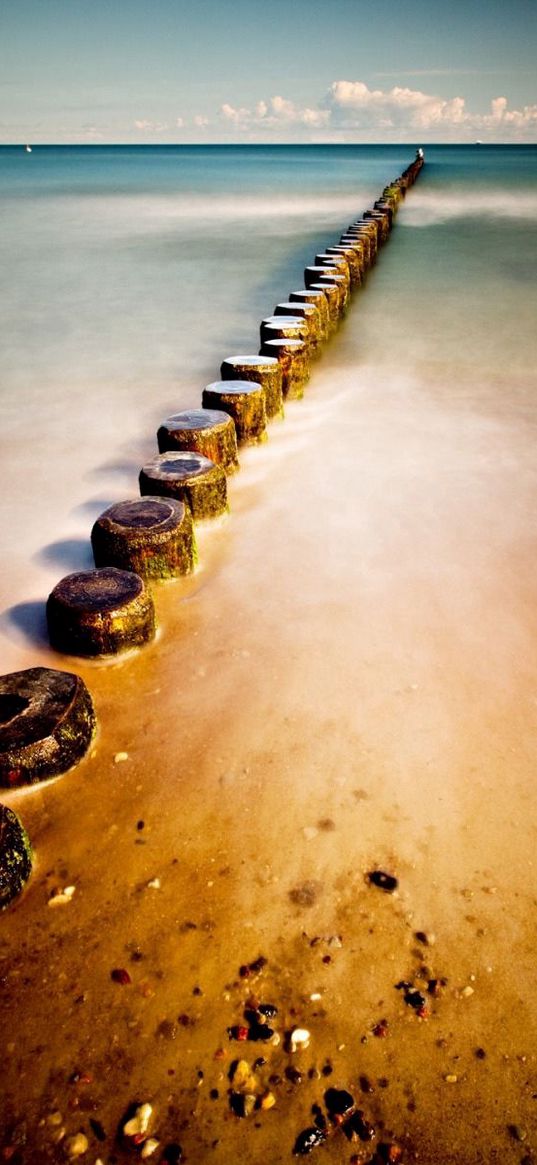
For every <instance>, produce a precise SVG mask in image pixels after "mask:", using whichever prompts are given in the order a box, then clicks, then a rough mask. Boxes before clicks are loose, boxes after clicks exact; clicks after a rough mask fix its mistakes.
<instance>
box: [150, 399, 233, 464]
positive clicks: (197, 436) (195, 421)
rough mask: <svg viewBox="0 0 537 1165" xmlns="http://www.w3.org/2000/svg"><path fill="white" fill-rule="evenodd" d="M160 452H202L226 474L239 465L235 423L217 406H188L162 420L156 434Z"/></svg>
mask: <svg viewBox="0 0 537 1165" xmlns="http://www.w3.org/2000/svg"><path fill="white" fill-rule="evenodd" d="M157 441H158V447H159V451H160V452H161V453H168V452H169V451H170V450H172V449H173V450H182V451H184V450H189V451H190V452H191V453H202V454H203V456H204V457H208V458H209V460H210V461H214V462H215V464H216V465H221V466H222V469H224V470H225V472H226V473H234V471H235V470H236V469H238V468H239V454H238V451H237V433H236V431H235V422H234V421H233V418H232V417H230V416H229V413H225V412H220V411H219V410H217V409H187V410H185V411H184V412H181V413H174V415H173V417H168V418H167V419H166V420H165V421H163V422H162V425H161V426H160V428H159V431H158V433H157Z"/></svg>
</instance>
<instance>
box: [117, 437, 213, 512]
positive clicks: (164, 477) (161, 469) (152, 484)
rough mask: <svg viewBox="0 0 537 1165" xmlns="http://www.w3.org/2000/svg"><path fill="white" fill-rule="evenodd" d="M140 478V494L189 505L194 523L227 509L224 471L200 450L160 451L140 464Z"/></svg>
mask: <svg viewBox="0 0 537 1165" xmlns="http://www.w3.org/2000/svg"><path fill="white" fill-rule="evenodd" d="M139 480H140V493H141V494H142V497H146V496H149V497H155V496H156V497H168V498H177V499H178V500H179V501H180V502H185V503H186V504H187V505H188V506H190V510H191V513H192V517H193V519H194V521H195V522H199V521H202V520H204V519H205V518H216V517H218V516H219V515H220V514H224V513H225V512H226V510H227V482H226V475H225V473H224V470H223V469H222V466H221V465H215V463H214V461H210V460H209V458H208V457H204V456H203V454H201V453H191V452H189V451H188V450H184V451H177V452H176V451H174V450H172V451H170V452H169V453H159V454H158V455H157V457H153V458H152V460H151V461H148V462H147V463H146V464H145V465H144V466H143V468H142V470H141V472H140V479H139Z"/></svg>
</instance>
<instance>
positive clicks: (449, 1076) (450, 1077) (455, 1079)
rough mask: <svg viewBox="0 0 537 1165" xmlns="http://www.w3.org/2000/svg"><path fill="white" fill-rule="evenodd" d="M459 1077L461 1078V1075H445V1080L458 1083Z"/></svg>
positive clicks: (448, 1082) (449, 1082) (447, 1082)
mask: <svg viewBox="0 0 537 1165" xmlns="http://www.w3.org/2000/svg"><path fill="white" fill-rule="evenodd" d="M458 1079H459V1077H458V1076H454V1075H451V1074H448V1075H447V1076H444V1080H445V1082H446V1084H456V1083H457V1081H458Z"/></svg>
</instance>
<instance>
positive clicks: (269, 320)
mask: <svg viewBox="0 0 537 1165" xmlns="http://www.w3.org/2000/svg"><path fill="white" fill-rule="evenodd" d="M259 340H260V343H261V344H264V342H265V340H303V341H304V343H305V345H306V347H307V348H308V349H309V348H310V341H311V337H310V329H309V325H308V321H307V320H305V319H303V318H301V317H300V316H276V315H274V316H266V317H265V319H264V320H261V325H260V328H259Z"/></svg>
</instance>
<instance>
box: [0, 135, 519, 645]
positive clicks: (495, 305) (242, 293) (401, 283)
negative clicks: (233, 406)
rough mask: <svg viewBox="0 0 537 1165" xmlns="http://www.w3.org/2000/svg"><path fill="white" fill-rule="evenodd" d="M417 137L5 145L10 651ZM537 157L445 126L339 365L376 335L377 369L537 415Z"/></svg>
mask: <svg viewBox="0 0 537 1165" xmlns="http://www.w3.org/2000/svg"><path fill="white" fill-rule="evenodd" d="M413 156H414V150H413V149H412V148H410V147H408V146H391V147H383V146H382V147H381V146H378V147H371V146H363V147H361V146H352V147H346V146H345V147H344V146H341V147H339V146H306V147H295V146H292V147H291V146H289V147H286V146H284V147H265V146H263V147H136V148H132V147H54V146H51V147H35V148H34V149H33V152H32V153H31V154H28V153H26V152H25V151H24V150H23V149H22V148H20V147H19V148H12V147H5V148H2V149H0V174H1V190H2V202H1V208H2V252H3V254H2V265H1V270H0V302H1V311H2V321H3V325H4V326H3V329H2V332H3V335H2V339H1V341H0V362H1V369H2V373H1V396H0V408H1V418H0V419H1V429H0V432H1V438H0V439H1V441H2V464H3V468H4V483H5V489H4V498H3V502H4V504H3V515H2V520H1V527H0V554H1V557H2V562H3V566H4V568H3V577H2V583H1V588H2V591H1V595H0V599H1V609H2V610H3V611H5V612H6V611H7V612H8V614H7V615H4V616H3V618H2V617H0V618H2V622H1V624H0V633H1V634H2V635H3V636H5V639H6V642H5V647H6V653H7V656H10V655H11V656H12V657H13V658H14V657H15V656H16V657H17V658H18V657H19V655H20V652H21V651H22V652H24V651H26V650H29V651H30V650H31V648H32V644H31V642H30V640H29V639H28V637H27V636H26V637H25V635H24V634H22V632H20V628H16V627H15V628H14V625H13V620H12V619H11V617H10V614H9V612H10V611H11V609H12V607H13V604H15V603H16V602H17V601H18V600H25V601H33V600H35V601H36V602H38V601H40V600H41V599H42V597H43V595H46V593H48V590H49V589H50V586H51V585H54V582H55V581H57V579H58V577H60V576H61V574H63V573H67V570H68V569H76V568H77V567H79V566H81V565H83V564H86V565H89V559H88V552H87V549H86V546H85V542H84V534H85V531H87V529H89V525H90V522H91V519H92V518H93V516H94V515H95V514H96V513H98V512H100V510H101V509H102V508H103V504H104V503H106V504H108V503H109V502H110V501H111V500H117V498H118V497H122V496H129V494H133V493H136V492H137V488H136V481H137V473H138V469H139V466H140V464H141V462H142V459H143V458H144V457H145V456H146V455H147V454H148V453H153V452H154V451H155V443H154V433H155V430H156V428H157V427H158V424H159V423H160V421H161V420H162V419H163V418H164V417H165V416H167V415H169V413H170V412H172V411H176V410H177V409H179V408H184V407H188V406H196V405H198V404H199V400H200V394H201V390H202V388H203V386H204V384H206V383H207V382H209V381H211V380H213V379H215V376H217V375H218V369H219V365H220V362H221V360H222V359H223V358H224V357H225V356H227V355H231V354H233V353H234V352H239V351H246V352H247V351H250V352H255V351H257V348H258V326H259V321H260V319H261V318H262V317H263V316H265V315H267V314H270V313H271V312H272V310H273V307H274V304H275V303H276V302H278V301H280V300H282V299H286V298H287V294H288V292H289V291H290V290H291V289H299V288H300V287H301V286H302V285H303V279H302V271H303V268H304V266H305V265H306V264H307V263H309V262H311V260H312V257H313V255H314V254H315V252H316V251H318V250H319V248H320V247H324V246H325V245H326V244H329V243H330V242H333V241H336V240H337V238H338V236H339V234H340V232H341V230H342V228H343V227H344V226H345V225H346V224H347V223H348V222H349V221H350V220H351V219H352V218H354V217H356V215H357V214H358V213H359V212H361V211H362V210H363V209H365V208H366V207H367V206H368V205H370V204H371V202H372V200H373V199H374V198H375V197H377V196H378V194H379V193H380V190H381V189H382V187H383V186H384V185H385V183H386V182H387V181H389V180H391V179H393V178H394V177H395V176H396V175H397V174H399V173H400V172H401V170H402V169H403V168H404V167H405V166H406V165H407V164H408V163H409V162H410V161H411V159H412V158H413ZM536 178H537V148H536V147H496V146H494V147H488V146H483V147H481V146H475V147H468V146H465V147H453V146H442V147H427V149H426V167H425V169H424V171H423V173H422V175H421V177H420V179H419V181H418V183H417V185H416V186H415V187H414V189H413V190H412V191H411V192H410V193H409V195H408V197H407V199H406V200H405V203H404V205H403V207H402V210H401V212H400V214H399V216H398V220H397V229H396V231H394V233H393V235H392V238H391V240H390V244H389V246H388V247H387V248H385V250H384V251H383V253H382V256H381V260H380V262H379V263H378V265H377V267H376V268H375V270H374V271H373V272H372V273H371V275H370V277H369V280H368V285H367V291H366V293H365V295H364V297H363V298H362V300H361V301H360V303H359V304H358V305H357V306H356V307H355V308H353V311H352V314H351V316H350V318H349V319H348V321H347V323H346V324H345V327H344V334H342V337H341V338H340V339H338V340H336V342H335V344H334V345H333V347H332V349H331V351H330V352H329V353H328V354H327V355H326V356H325V362H326V366H327V367H328V366H330V365H331V363H333V366H334V375H336V374H337V368H338V366H341V362H342V361H345V360H346V359H347V358H348V355H349V351H350V348H349V343H348V340H349V337H351V336H354V337H355V338H356V339H357V341H359V344H358V350H359V353H360V360H361V364H362V373H363V371H364V369H367V370H368V374H369V375H371V376H375V375H377V374H378V375H379V376H383V377H387V376H389V377H392V378H393V377H395V378H396V377H397V376H398V375H399V373H400V374H401V375H404V376H408V374H409V373H410V372H411V373H412V375H413V376H414V377H415V378H417V380H419V383H420V385H421V386H422V389H423V392H424V393H431V394H436V395H438V394H439V393H444V394H452V395H453V396H454V397H458V398H461V399H464V400H466V401H468V402H471V401H473V402H474V404H475V403H476V402H477V405H479V407H483V404H482V402H483V400H484V398H485V397H486V400H487V408H489V409H491V408H492V409H493V411H494V409H496V408H497V409H498V410H499V411H501V412H502V414H503V415H506V414H507V415H509V411H510V410H512V412H513V415H514V414H515V413H516V414H518V415H520V413H521V412H522V413H523V414H524V416H527V418H528V421H530V422H531V423H534V421H535V411H534V410H535V405H534V379H533V369H534V368H535V363H536V356H537V351H536V344H535V339H534V333H535V326H534V324H535V308H536V304H537V296H536V274H535V242H536V238H537V183H536ZM353 353H355V349H354V348H353ZM353 358H355V356H353ZM491 394H492V396H491ZM494 394H495V397H494ZM493 397H494V399H493ZM479 402H481V404H479ZM69 547H70V550H69ZM55 548H56V549H55ZM6 564H7V565H6Z"/></svg>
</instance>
